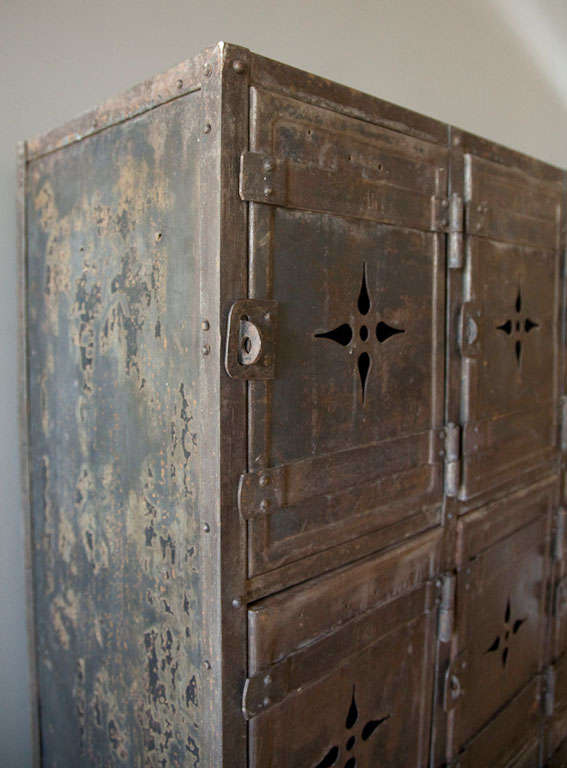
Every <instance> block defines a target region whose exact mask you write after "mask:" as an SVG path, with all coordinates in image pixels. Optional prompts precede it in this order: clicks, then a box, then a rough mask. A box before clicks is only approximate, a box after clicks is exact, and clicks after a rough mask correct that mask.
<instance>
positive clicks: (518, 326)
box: [496, 288, 539, 365]
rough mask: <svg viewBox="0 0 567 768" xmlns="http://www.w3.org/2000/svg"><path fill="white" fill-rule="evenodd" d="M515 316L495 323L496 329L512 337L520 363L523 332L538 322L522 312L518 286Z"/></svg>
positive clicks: (536, 326)
mask: <svg viewBox="0 0 567 768" xmlns="http://www.w3.org/2000/svg"><path fill="white" fill-rule="evenodd" d="M514 306H515V309H516V317H514V318H513V319H509V320H506V321H505V322H503V323H502V325H497V326H496V329H497V330H498V331H502V332H503V333H505V334H506V335H507V336H510V337H511V338H513V339H514V351H515V353H516V361H517V363H518V365H520V363H521V360H522V343H523V341H524V336H525V334H528V333H530V331H533V329H534V328H538V327H539V323H536V322H535V321H534V320H530V318H529V317H527V316H526V315H525V314H523V313H522V290H521V288H518V295H517V297H516V303H515V305H514Z"/></svg>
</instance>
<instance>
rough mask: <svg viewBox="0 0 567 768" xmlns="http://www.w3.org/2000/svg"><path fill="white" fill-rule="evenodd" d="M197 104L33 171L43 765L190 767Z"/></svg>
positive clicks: (124, 128) (170, 107)
mask: <svg viewBox="0 0 567 768" xmlns="http://www.w3.org/2000/svg"><path fill="white" fill-rule="evenodd" d="M200 101H201V99H200V95H199V93H198V92H197V93H194V94H192V95H187V96H185V97H183V98H179V99H177V100H175V101H172V102H170V103H169V104H166V105H164V106H162V107H160V108H158V109H154V110H153V111H150V112H147V113H146V114H144V115H141V116H139V117H137V118H135V119H132V120H130V121H129V122H125V123H122V124H119V125H116V126H114V127H111V128H109V129H108V130H105V131H101V132H100V133H98V134H96V135H94V136H91V137H90V138H88V139H85V140H84V141H81V142H78V143H75V144H73V145H71V146H69V147H67V148H66V149H64V150H61V151H57V152H53V153H50V154H47V155H45V156H43V157H40V158H38V159H36V160H33V161H32V162H31V163H30V165H29V166H28V185H27V186H28V191H27V211H28V213H27V231H28V271H27V282H28V307H29V309H28V317H27V323H28V343H29V350H30V357H29V374H30V425H31V427H30V436H31V467H32V469H31V496H32V502H31V507H32V519H33V526H34V551H33V565H34V587H35V605H34V611H35V620H36V625H37V628H38V676H39V696H40V707H41V716H40V727H41V749H42V760H43V765H44V766H72V765H81V766H86V765H93V766H110V765H112V766H126V765H139V766H142V765H143V766H157V765H159V766H179V765H183V766H197V765H199V762H200V756H201V755H200V750H201V747H200V736H199V728H200V714H199V712H200V707H201V703H202V702H201V701H200V679H199V669H200V667H201V663H200V654H201V652H200V639H201V619H200V615H201V606H200V603H201V595H200V575H199V569H198V565H197V563H198V535H197V520H196V515H197V501H198V500H197V484H196V459H197V450H198V436H197V433H196V427H195V420H194V417H195V412H196V408H197V402H196V392H197V377H198V370H199V363H198V359H197V358H198V349H199V348H198V341H199V339H198V321H199V314H198V313H199V299H198V292H199V271H198V266H199V263H198V250H197V242H198V238H197V234H198V232H197V228H198V214H199V142H200V120H199V116H200Z"/></svg>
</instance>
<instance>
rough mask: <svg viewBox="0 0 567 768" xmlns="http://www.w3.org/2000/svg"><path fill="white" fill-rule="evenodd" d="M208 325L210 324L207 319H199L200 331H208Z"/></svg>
mask: <svg viewBox="0 0 567 768" xmlns="http://www.w3.org/2000/svg"><path fill="white" fill-rule="evenodd" d="M210 327H211V325H210V323H209V321H208V320H202V321H201V330H202V331H208V330H209V328H210Z"/></svg>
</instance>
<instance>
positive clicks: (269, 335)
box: [225, 299, 278, 380]
mask: <svg viewBox="0 0 567 768" xmlns="http://www.w3.org/2000/svg"><path fill="white" fill-rule="evenodd" d="M277 310H278V302H277V301H271V300H268V299H241V300H240V301H236V302H235V303H234V304H233V305H232V307H231V308H230V312H229V315H228V328H227V332H226V354H225V368H226V372H227V373H228V375H229V376H232V378H233V379H247V380H250V379H251V380H255V379H256V380H257V379H262V380H266V379H273V378H274V377H275V367H276V360H275V351H276V350H275V346H276V332H277V320H278V316H277Z"/></svg>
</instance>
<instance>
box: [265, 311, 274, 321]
mask: <svg viewBox="0 0 567 768" xmlns="http://www.w3.org/2000/svg"><path fill="white" fill-rule="evenodd" d="M271 319H272V315H271V314H270V313H269V312H266V314H265V315H264V320H265V321H266V322H267V323H269V322H270V320H271Z"/></svg>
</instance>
